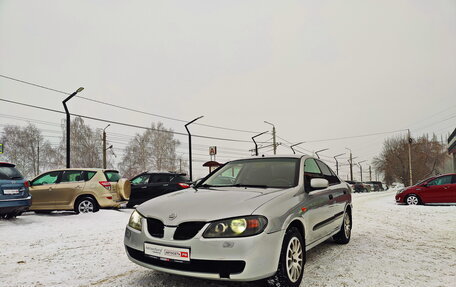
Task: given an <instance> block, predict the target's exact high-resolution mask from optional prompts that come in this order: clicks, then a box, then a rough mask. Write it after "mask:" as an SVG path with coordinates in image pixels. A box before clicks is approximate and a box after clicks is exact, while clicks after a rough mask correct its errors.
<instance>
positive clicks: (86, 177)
mask: <svg viewBox="0 0 456 287" xmlns="http://www.w3.org/2000/svg"><path fill="white" fill-rule="evenodd" d="M130 192H131V185H130V181H129V180H127V179H121V178H120V175H119V172H118V171H117V170H105V169H99V168H70V169H61V170H53V171H48V172H45V173H43V174H41V175H39V176H37V177H36V178H35V179H33V180H31V181H30V193H31V194H32V196H33V200H32V206H31V207H30V210H33V211H35V212H36V213H49V212H51V211H53V210H74V211H75V212H76V213H80V212H82V213H87V212H96V211H98V210H99V208H108V207H116V208H117V207H119V206H120V204H121V203H126V200H128V198H129V196H130Z"/></svg>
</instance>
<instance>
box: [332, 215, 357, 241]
mask: <svg viewBox="0 0 456 287" xmlns="http://www.w3.org/2000/svg"><path fill="white" fill-rule="evenodd" d="M352 227H353V223H352V216H351V214H350V212H349V211H346V212H345V214H344V219H343V220H342V226H341V227H340V230H339V232H338V233H337V234H336V235H334V236H333V239H334V241H335V242H336V243H339V244H347V243H348V242H350V238H351V230H352Z"/></svg>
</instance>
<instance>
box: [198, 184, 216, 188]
mask: <svg viewBox="0 0 456 287" xmlns="http://www.w3.org/2000/svg"><path fill="white" fill-rule="evenodd" d="M211 187H217V185H210V184H202V185H199V186H198V188H211Z"/></svg>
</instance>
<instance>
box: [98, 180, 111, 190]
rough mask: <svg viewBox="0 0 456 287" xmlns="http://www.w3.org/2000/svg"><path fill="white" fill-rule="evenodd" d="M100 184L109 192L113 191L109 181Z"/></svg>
mask: <svg viewBox="0 0 456 287" xmlns="http://www.w3.org/2000/svg"><path fill="white" fill-rule="evenodd" d="M99 183H100V184H101V185H102V186H103V187H104V188H106V189H107V190H109V191H111V183H110V182H109V181H99Z"/></svg>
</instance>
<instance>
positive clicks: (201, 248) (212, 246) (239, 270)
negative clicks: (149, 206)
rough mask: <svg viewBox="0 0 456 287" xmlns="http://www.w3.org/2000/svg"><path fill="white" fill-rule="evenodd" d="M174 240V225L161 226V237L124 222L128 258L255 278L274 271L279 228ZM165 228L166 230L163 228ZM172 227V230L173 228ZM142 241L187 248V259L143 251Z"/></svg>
mask: <svg viewBox="0 0 456 287" xmlns="http://www.w3.org/2000/svg"><path fill="white" fill-rule="evenodd" d="M206 228H207V225H206V226H205V227H203V228H202V229H201V230H200V232H199V233H198V234H197V235H196V236H195V237H193V238H192V239H189V240H174V239H172V235H173V234H174V231H175V229H176V228H173V227H165V235H164V237H163V238H156V237H152V236H150V234H149V233H148V231H147V228H145V222H144V220H143V230H142V231H141V232H140V231H138V230H136V229H132V228H131V227H129V226H127V227H126V230H125V239H124V244H125V250H126V253H127V255H128V258H129V259H130V260H131V261H133V262H135V263H137V264H139V265H141V266H144V267H147V268H151V269H155V270H158V271H163V272H167V273H172V274H177V275H184V276H191V277H199V278H206V279H215V280H233V281H255V280H259V279H263V278H267V277H270V276H272V275H274V274H275V272H276V271H277V267H278V262H279V257H280V251H281V247H282V240H283V232H282V231H279V232H275V233H269V234H268V233H265V232H263V233H261V234H258V235H255V236H250V237H242V238H210V239H209V238H203V237H202V233H203V231H204V230H205V229H206ZM166 229H168V230H166ZM173 229H174V230H173ZM144 243H152V244H158V245H164V246H169V247H181V248H189V249H190V263H179V262H167V261H163V260H160V259H155V258H153V257H150V256H148V255H145V254H144Z"/></svg>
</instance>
